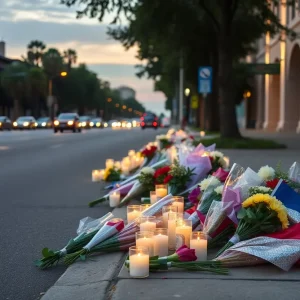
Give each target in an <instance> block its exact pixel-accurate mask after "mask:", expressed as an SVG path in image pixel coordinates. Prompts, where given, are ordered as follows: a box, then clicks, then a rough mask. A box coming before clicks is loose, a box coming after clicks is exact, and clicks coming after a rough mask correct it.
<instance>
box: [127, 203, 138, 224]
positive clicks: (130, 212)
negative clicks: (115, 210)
mask: <svg viewBox="0 0 300 300" xmlns="http://www.w3.org/2000/svg"><path fill="white" fill-rule="evenodd" d="M140 215H141V206H140V205H128V206H127V221H128V223H131V222H132V221H134V220H135V219H136V218H139V217H140Z"/></svg>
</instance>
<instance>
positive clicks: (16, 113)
mask: <svg viewBox="0 0 300 300" xmlns="http://www.w3.org/2000/svg"><path fill="white" fill-rule="evenodd" d="M19 116H20V105H19V100H17V99H14V113H13V119H14V120H16V119H17V118H18V117H19Z"/></svg>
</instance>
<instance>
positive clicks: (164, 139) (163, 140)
mask: <svg viewBox="0 0 300 300" xmlns="http://www.w3.org/2000/svg"><path fill="white" fill-rule="evenodd" d="M156 139H157V141H158V142H159V144H160V150H162V149H168V148H170V147H172V145H173V142H172V141H171V140H170V138H169V137H168V135H158V136H157V137H156Z"/></svg>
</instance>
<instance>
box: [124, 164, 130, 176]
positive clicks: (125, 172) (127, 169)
mask: <svg viewBox="0 0 300 300" xmlns="http://www.w3.org/2000/svg"><path fill="white" fill-rule="evenodd" d="M129 172H130V169H129V167H128V166H122V173H123V174H124V175H128V174H129Z"/></svg>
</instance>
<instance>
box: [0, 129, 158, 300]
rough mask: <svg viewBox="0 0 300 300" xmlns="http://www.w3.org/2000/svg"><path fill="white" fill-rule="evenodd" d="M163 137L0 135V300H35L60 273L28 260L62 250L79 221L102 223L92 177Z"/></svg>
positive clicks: (125, 133)
mask: <svg viewBox="0 0 300 300" xmlns="http://www.w3.org/2000/svg"><path fill="white" fill-rule="evenodd" d="M159 132H160V130H158V131H154V130H152V129H151V130H150V129H149V130H145V131H141V130H140V129H134V130H111V129H105V130H96V129H95V130H90V131H85V132H83V133H82V134H73V133H70V134H68V133H64V134H57V135H54V134H53V133H52V131H35V132H11V133H9V132H0V266H1V272H0V299H1V300H2V299H5V300H6V299H9V300H34V299H39V297H40V293H42V292H45V291H46V290H47V289H48V288H49V287H50V286H51V285H53V284H54V282H55V281H56V280H57V279H58V277H59V276H60V275H61V274H62V273H63V272H64V270H65V268H64V267H63V266H59V267H57V268H55V269H51V270H47V271H40V270H38V269H36V268H35V267H34V265H33V261H34V260H35V259H37V258H39V257H40V251H41V249H42V248H43V247H45V246H47V247H50V248H53V249H57V248H61V247H62V246H64V245H65V242H66V241H67V240H68V239H69V238H70V237H72V236H74V233H75V231H76V228H77V225H78V220H79V219H80V218H82V217H85V216H91V217H99V216H102V215H103V214H104V213H106V212H108V211H110V208H109V207H108V206H107V205H102V206H98V207H97V208H93V209H91V208H88V207H87V203H88V202H89V201H90V200H93V199H95V198H97V197H98V196H99V195H100V193H103V191H101V190H100V185H99V184H97V183H92V182H91V170H92V169H94V168H101V167H103V165H104V163H105V159H106V158H108V157H111V158H114V159H120V158H122V157H123V156H125V155H126V154H127V152H128V150H129V149H137V148H139V147H141V146H142V145H143V144H145V143H146V142H148V141H150V140H152V139H153V138H154V137H155V135H156V134H158V133H159Z"/></svg>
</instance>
